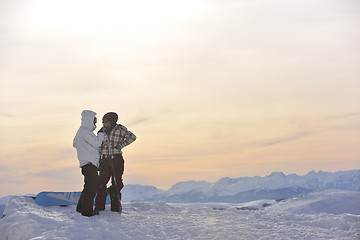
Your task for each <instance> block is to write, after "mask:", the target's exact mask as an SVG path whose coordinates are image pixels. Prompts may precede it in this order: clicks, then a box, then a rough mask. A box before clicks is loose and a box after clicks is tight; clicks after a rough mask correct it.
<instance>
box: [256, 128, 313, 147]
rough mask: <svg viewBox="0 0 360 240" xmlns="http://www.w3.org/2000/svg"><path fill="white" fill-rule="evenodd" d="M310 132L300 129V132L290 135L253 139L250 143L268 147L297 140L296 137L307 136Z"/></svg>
mask: <svg viewBox="0 0 360 240" xmlns="http://www.w3.org/2000/svg"><path fill="white" fill-rule="evenodd" d="M311 134H312V133H311V132H308V131H302V132H297V133H294V134H291V135H287V136H282V137H278V138H272V139H264V140H259V141H255V142H253V143H252V145H255V146H257V147H269V146H272V145H277V144H282V143H286V142H290V141H294V140H298V139H301V138H304V137H307V136H309V135H311Z"/></svg>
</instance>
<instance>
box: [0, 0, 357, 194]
mask: <svg viewBox="0 0 360 240" xmlns="http://www.w3.org/2000/svg"><path fill="white" fill-rule="evenodd" d="M359 24H360V2H359V1H358V0H294V1H288V0H272V1H269V0H251V1H250V0H225V1H224V0H208V1H206V0H181V1H180V0H179V1H178V0H176V1H175V0H174V1H172V0H152V1H147V0H132V1H121V0H116V1H115V0H107V1H95V0H92V1H89V0H86V1H85V0H82V1H80V0H78V1H76V0H71V1H70V0H61V1H60V0H12V1H4V0H1V1H0V52H1V54H0V81H1V95H0V99H1V101H0V132H1V135H0V196H3V195H8V194H18V193H37V192H39V191H43V190H56V191H72V190H78V191H80V190H81V189H82V185H83V177H82V175H81V173H80V170H79V168H78V160H77V158H76V151H75V149H74V148H73V147H72V140H73V137H74V136H75V133H76V131H77V129H78V128H79V126H80V114H81V111H82V110H84V109H90V110H93V111H95V112H97V113H98V118H99V119H101V117H102V116H103V115H104V114H105V113H106V112H108V111H115V112H117V113H118V115H119V123H121V124H123V125H125V126H126V127H127V128H128V129H129V130H131V131H132V132H133V133H134V134H135V135H136V136H137V138H138V139H137V140H136V142H134V143H133V144H132V145H130V146H128V147H127V148H125V149H124V158H125V162H126V165H125V174H124V181H125V184H142V185H153V186H157V187H159V188H162V189H167V188H168V187H170V186H171V185H173V184H175V183H176V182H178V181H187V180H207V181H213V182H215V181H217V180H219V179H220V178H221V177H225V176H228V177H245V176H249V177H251V176H265V175H268V174H270V173H271V172H273V171H282V172H284V173H287V174H289V173H296V174H299V175H303V174H306V173H308V172H309V171H311V170H316V171H318V170H323V171H331V172H334V171H339V170H352V169H359V168H360V164H359V162H360V148H359V146H360V105H359V102H360V67H359V66H360V44H359V42H360V31H359ZM99 123H101V121H99ZM98 127H99V126H98ZM95 132H96V131H95Z"/></svg>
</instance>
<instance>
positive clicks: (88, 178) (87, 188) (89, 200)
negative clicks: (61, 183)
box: [76, 163, 99, 216]
mask: <svg viewBox="0 0 360 240" xmlns="http://www.w3.org/2000/svg"><path fill="white" fill-rule="evenodd" d="M81 173H82V175H84V182H85V184H84V189H83V191H82V192H81V195H80V199H79V201H78V204H77V207H76V211H78V212H79V213H81V214H82V215H83V216H92V215H93V205H94V197H95V194H96V188H97V186H98V182H99V177H98V173H97V167H96V166H94V165H93V164H91V163H89V164H86V165H85V166H83V167H82V168H81Z"/></svg>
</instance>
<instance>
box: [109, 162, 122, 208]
mask: <svg viewBox="0 0 360 240" xmlns="http://www.w3.org/2000/svg"><path fill="white" fill-rule="evenodd" d="M113 167H114V175H113V178H115V180H116V187H117V189H115V188H114V190H115V191H116V192H115V193H114V194H115V195H116V196H115V197H113V198H112V199H111V211H115V212H121V203H120V200H121V192H120V191H121V189H122V188H123V187H124V183H123V179H122V176H123V174H124V159H123V157H122V156H121V155H120V157H119V158H115V159H113ZM114 183H115V181H114V179H112V184H113V186H115V184H114Z"/></svg>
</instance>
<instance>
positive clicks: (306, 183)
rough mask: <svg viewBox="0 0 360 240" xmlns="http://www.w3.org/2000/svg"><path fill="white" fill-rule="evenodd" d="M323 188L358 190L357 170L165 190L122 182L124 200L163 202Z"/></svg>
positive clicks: (289, 193)
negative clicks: (123, 184) (123, 183)
mask: <svg viewBox="0 0 360 240" xmlns="http://www.w3.org/2000/svg"><path fill="white" fill-rule="evenodd" d="M326 189H342V190H350V191H360V170H351V171H338V172H335V173H328V172H322V171H319V172H315V171H311V172H309V173H308V174H306V175H304V176H299V175H297V174H289V175H286V174H284V173H282V172H273V173H271V174H270V175H268V176H265V177H258V176H257V177H240V178H229V177H224V178H222V179H220V180H219V181H217V182H215V183H209V182H206V181H188V182H180V183H177V184H175V185H174V186H172V187H171V188H170V189H169V190H160V189H157V188H156V187H151V186H140V185H131V184H126V185H125V187H124V189H123V190H122V191H123V196H124V200H125V201H129V202H130V201H166V202H182V203H187V202H215V201H216V202H248V201H253V200H259V199H264V198H266V199H278V198H289V197H293V196H295V195H298V194H302V193H308V192H313V191H319V190H326Z"/></svg>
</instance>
